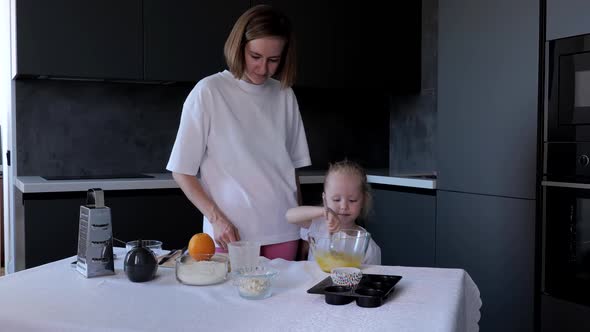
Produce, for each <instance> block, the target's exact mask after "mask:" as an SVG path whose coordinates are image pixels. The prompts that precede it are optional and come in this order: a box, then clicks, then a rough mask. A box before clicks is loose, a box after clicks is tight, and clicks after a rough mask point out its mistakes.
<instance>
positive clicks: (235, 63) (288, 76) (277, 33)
mask: <svg viewBox="0 0 590 332" xmlns="http://www.w3.org/2000/svg"><path fill="white" fill-rule="evenodd" d="M264 37H280V38H283V39H284V40H285V46H284V48H283V53H282V54H281V62H280V64H279V67H278V68H277V71H276V73H275V75H274V77H275V78H276V79H277V80H279V81H280V82H281V86H282V87H283V88H287V87H290V86H292V85H293V83H294V82H295V72H296V62H295V40H294V37H293V32H292V29H291V22H290V21H289V19H288V18H287V16H285V15H283V14H282V13H280V12H278V11H277V10H275V9H273V8H272V7H270V6H268V5H258V6H254V7H252V8H250V9H248V10H247V11H246V12H244V14H242V16H240V18H238V20H237V21H236V23H235V24H234V27H233V28H232V30H231V32H230V34H229V37H227V40H226V41H225V47H224V49H223V53H224V55H225V61H226V62H227V67H228V68H229V71H230V72H231V73H232V74H233V75H234V76H235V77H236V78H239V79H241V78H242V77H243V76H244V70H245V67H246V59H245V56H244V48H245V47H246V44H247V43H248V42H249V41H251V40H254V39H259V38H264Z"/></svg>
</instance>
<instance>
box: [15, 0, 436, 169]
mask: <svg viewBox="0 0 590 332" xmlns="http://www.w3.org/2000/svg"><path fill="white" fill-rule="evenodd" d="M437 10H438V8H437V0H423V1H422V59H421V61H422V73H421V76H422V78H421V81H422V82H421V83H422V89H421V91H420V93H419V94H416V95H410V96H397V95H395V94H392V93H385V92H381V91H379V90H378V89H375V88H374V87H372V86H367V85H365V84H366V82H351V84H350V85H351V87H350V88H349V89H317V88H314V89H312V88H297V87H295V92H296V94H297V97H298V100H299V105H300V109H301V114H302V117H303V120H304V123H305V126H306V132H307V137H308V142H309V147H310V153H311V157H312V161H313V165H312V166H311V167H310V168H311V169H325V168H326V167H327V166H328V163H329V162H333V161H336V160H340V159H343V158H349V159H354V160H357V161H359V162H361V164H362V165H363V166H365V167H366V168H372V169H373V168H381V169H387V168H389V169H390V171H392V172H393V173H416V172H429V173H430V172H434V171H436V159H435V150H434V140H435V137H436V69H437V68H436V60H437V59H436V48H437V44H436V41H437ZM399 47H400V49H403V45H399ZM374 70H378V66H377V67H376V68H375V69H374ZM15 86H16V87H15V91H16V100H17V101H16V108H17V109H16V114H17V116H16V121H17V147H18V150H17V171H18V173H17V174H18V175H20V176H22V175H99V174H100V175H102V174H111V173H136V172H163V171H165V165H166V162H167V160H168V156H169V153H170V149H171V147H172V144H173V142H174V138H175V135H176V130H177V127H178V121H179V118H180V110H181V107H182V103H183V101H184V98H185V97H186V95H187V94H188V92H189V91H190V89H191V88H192V86H189V85H182V86H176V85H169V86H166V85H149V84H134V83H130V84H125V83H105V82H80V81H55V80H32V79H31V80H17V81H16V84H15Z"/></svg>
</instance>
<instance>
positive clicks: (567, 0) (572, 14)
mask: <svg viewBox="0 0 590 332" xmlns="http://www.w3.org/2000/svg"><path fill="white" fill-rule="evenodd" d="M589 12H590V1H587V0H547V32H546V37H547V40H553V39H559V38H565V37H572V36H576V35H582V34H587V33H590V20H589V19H588V13H589Z"/></svg>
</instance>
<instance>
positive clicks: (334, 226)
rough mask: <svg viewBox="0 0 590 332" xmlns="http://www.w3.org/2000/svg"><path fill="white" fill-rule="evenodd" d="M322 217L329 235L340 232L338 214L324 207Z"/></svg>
mask: <svg viewBox="0 0 590 332" xmlns="http://www.w3.org/2000/svg"><path fill="white" fill-rule="evenodd" d="M324 217H325V218H326V223H327V225H328V232H330V234H332V233H336V232H338V231H339V230H340V218H338V214H337V213H336V212H334V210H332V209H330V208H329V207H327V206H326V208H325V210H324Z"/></svg>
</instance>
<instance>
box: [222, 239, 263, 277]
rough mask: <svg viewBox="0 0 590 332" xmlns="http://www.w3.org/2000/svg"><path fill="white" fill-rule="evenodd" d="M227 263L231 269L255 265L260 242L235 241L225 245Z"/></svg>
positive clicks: (258, 254) (235, 269)
mask: <svg viewBox="0 0 590 332" xmlns="http://www.w3.org/2000/svg"><path fill="white" fill-rule="evenodd" d="M227 249H228V251H229V264H230V266H231V270H232V271H237V270H238V269H240V268H243V267H249V268H252V267H255V266H257V265H258V257H259V256H260V243H259V242H252V241H235V242H231V243H229V244H228V245H227Z"/></svg>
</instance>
